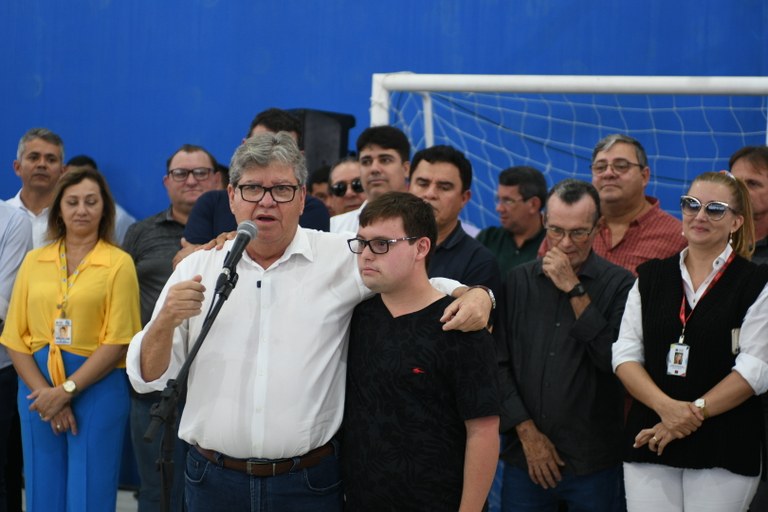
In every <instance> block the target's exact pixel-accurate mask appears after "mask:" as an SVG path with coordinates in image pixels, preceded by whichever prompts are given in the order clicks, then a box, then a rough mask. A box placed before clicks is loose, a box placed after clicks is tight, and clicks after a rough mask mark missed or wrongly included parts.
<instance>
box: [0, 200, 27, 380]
mask: <svg viewBox="0 0 768 512" xmlns="http://www.w3.org/2000/svg"><path fill="white" fill-rule="evenodd" d="M30 249H32V226H31V225H30V222H29V220H28V219H27V216H26V215H24V213H23V212H21V211H19V208H17V207H15V206H11V205H9V204H8V203H6V202H5V201H0V262H2V264H0V319H3V320H5V315H6V314H7V313H8V304H9V303H10V301H11V292H12V291H13V283H14V282H15V281H16V272H17V271H18V270H19V265H21V262H22V261H23V260H24V256H26V254H27V251H29V250H30ZM1 331H2V329H0V332H1ZM10 365H11V358H10V357H8V353H7V352H6V350H5V347H2V346H0V368H6V367H8V366H10Z"/></svg>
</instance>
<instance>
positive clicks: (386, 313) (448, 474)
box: [341, 192, 499, 512]
mask: <svg viewBox="0 0 768 512" xmlns="http://www.w3.org/2000/svg"><path fill="white" fill-rule="evenodd" d="M436 231H437V229H436V226H435V220H434V215H433V213H432V208H430V207H429V205H427V204H426V203H424V202H423V201H421V200H419V199H417V198H416V197H414V196H412V195H411V194H408V193H405V192H389V193H386V194H384V195H382V196H379V197H378V198H377V199H374V200H372V201H371V202H370V203H368V205H367V206H366V207H365V208H364V209H363V211H362V213H361V214H360V228H359V231H358V235H357V238H354V239H351V240H350V241H349V246H350V249H351V250H352V252H354V253H356V254H358V257H357V262H358V267H359V269H360V275H361V277H362V279H363V282H365V284H366V286H368V287H369V288H370V289H371V290H373V291H375V292H378V293H379V295H377V296H375V297H373V298H371V299H370V300H367V301H365V302H363V303H362V304H360V305H358V306H357V307H356V308H355V312H354V315H353V317H352V324H351V330H350V340H349V353H348V356H349V357H348V365H347V368H348V369H347V395H346V403H345V408H344V423H343V425H344V437H343V445H342V449H341V453H342V457H341V464H342V472H343V479H344V485H345V492H346V499H347V502H346V505H347V508H346V510H349V511H352V512H357V511H365V512H371V511H378V510H381V511H384V510H387V511H389V510H398V511H408V510H414V511H422V510H481V509H482V507H483V504H484V502H485V499H486V497H487V495H488V491H489V489H490V487H491V481H492V480H493V474H494V470H495V468H496V454H497V453H498V447H499V437H498V425H499V423H498V422H499V418H498V415H497V414H498V383H497V381H496V378H495V371H494V370H495V367H496V362H495V352H494V348H493V339H492V338H491V336H490V335H489V334H488V333H487V331H485V330H481V331H477V332H473V333H457V332H455V331H443V330H442V328H441V325H440V322H439V318H440V315H441V314H442V313H441V312H442V311H443V310H444V307H445V305H446V304H447V303H448V301H449V300H450V299H449V298H447V297H446V296H445V295H443V294H441V293H440V292H438V291H437V290H435V289H434V288H433V287H432V286H431V284H430V282H429V280H428V278H427V272H426V264H427V261H428V260H429V257H430V254H431V253H432V251H433V248H434V242H435V238H436Z"/></svg>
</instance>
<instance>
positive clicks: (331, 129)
mask: <svg viewBox="0 0 768 512" xmlns="http://www.w3.org/2000/svg"><path fill="white" fill-rule="evenodd" d="M288 112H290V113H291V114H293V115H294V116H296V117H297V118H298V119H299V121H300V122H301V128H302V141H303V147H304V156H305V157H306V159H307V169H308V170H309V173H310V174H312V173H313V172H314V171H315V170H317V169H319V168H320V167H322V166H323V165H333V164H334V163H336V162H337V161H338V160H340V159H341V158H344V157H345V156H347V155H348V154H349V130H350V129H352V128H354V126H355V116H353V115H350V114H339V113H337V112H323V111H322V110H312V109H308V108H295V109H291V110H288Z"/></svg>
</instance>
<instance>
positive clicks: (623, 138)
mask: <svg viewBox="0 0 768 512" xmlns="http://www.w3.org/2000/svg"><path fill="white" fill-rule="evenodd" d="M617 142H623V143H624V144H630V145H632V146H634V147H635V156H637V163H638V164H640V165H642V166H643V168H646V167H648V155H646V154H645V148H644V147H643V145H642V144H640V141H639V140H637V139H635V138H633V137H630V136H629V135H624V134H621V133H614V134H611V135H608V136H607V137H603V138H602V139H600V140H599V141H598V143H597V144H595V149H593V150H592V163H594V162H595V157H596V156H597V154H598V153H599V152H601V151H608V150H609V149H611V148H612V147H613V145H614V144H616V143H617Z"/></svg>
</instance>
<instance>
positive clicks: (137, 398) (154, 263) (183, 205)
mask: <svg viewBox="0 0 768 512" xmlns="http://www.w3.org/2000/svg"><path fill="white" fill-rule="evenodd" d="M216 169H217V165H216V159H215V158H214V157H213V155H211V154H210V153H209V152H208V151H207V150H206V149H205V148H203V147H200V146H195V145H192V144H184V145H183V146H181V147H180V148H179V149H177V150H176V151H174V152H173V154H172V155H171V156H170V157H169V158H168V160H167V162H166V172H165V176H163V184H164V185H165V189H166V191H167V192H168V199H169V200H170V203H171V204H170V206H169V207H168V208H166V209H165V210H163V211H161V212H159V213H157V214H155V215H152V216H151V217H148V218H146V219H144V220H141V221H139V222H136V223H135V224H133V225H132V226H131V227H129V228H128V231H127V232H126V235H125V240H124V242H123V249H125V251H126V252H127V253H128V254H130V255H131V257H132V258H133V262H134V264H135V265H136V274H137V275H138V278H139V292H140V296H141V325H142V326H144V325H146V324H147V322H149V319H150V318H151V317H152V310H153V309H154V308H155V302H157V298H158V296H159V295H160V291H161V290H162V289H163V286H164V285H165V282H166V281H167V280H168V277H169V276H170V275H171V272H172V271H173V267H172V261H173V258H174V257H175V256H179V257H181V255H182V253H183V252H188V251H184V250H183V249H182V248H181V237H182V236H183V235H184V226H185V224H186V223H187V219H188V217H189V212H190V211H191V210H192V207H193V206H194V204H195V202H196V201H197V198H199V197H200V196H201V195H202V194H203V193H204V192H207V191H208V190H217V189H220V188H221V176H220V175H219V173H218V172H217V171H216ZM158 395H159V393H156V394H148V395H140V394H138V393H132V395H131V439H132V441H133V450H134V454H135V456H136V463H137V469H138V473H139V479H140V482H139V484H140V486H139V510H140V511H141V512H143V511H148V510H159V509H160V494H161V484H160V473H159V472H158V471H157V468H156V464H155V461H156V460H157V457H158V454H159V447H160V439H159V437H158V438H157V439H156V440H155V442H153V443H151V444H150V443H146V442H144V440H143V436H144V432H145V431H146V430H147V427H148V426H149V422H150V414H149V410H150V408H151V406H152V404H153V403H155V402H157V401H159V396H158ZM185 454H186V447H185V443H184V442H182V441H178V442H177V446H176V452H175V462H176V467H179V468H180V467H183V463H184V455H185ZM183 473H184V472H183V471H177V473H176V475H175V476H176V478H175V481H174V483H173V490H172V499H171V510H174V511H178V510H182V506H183V491H184V474H183Z"/></svg>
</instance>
